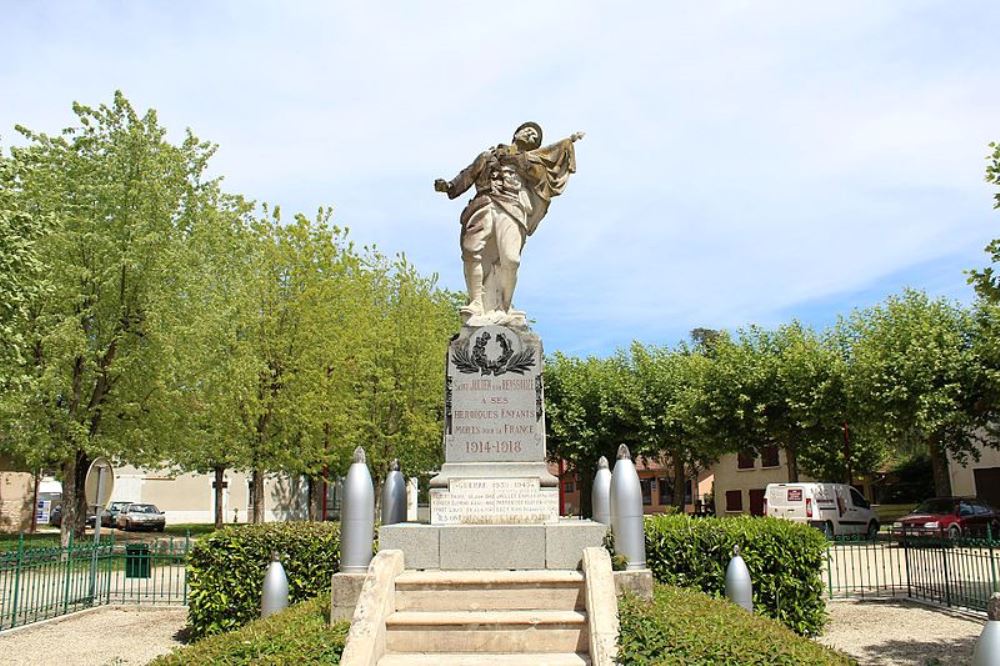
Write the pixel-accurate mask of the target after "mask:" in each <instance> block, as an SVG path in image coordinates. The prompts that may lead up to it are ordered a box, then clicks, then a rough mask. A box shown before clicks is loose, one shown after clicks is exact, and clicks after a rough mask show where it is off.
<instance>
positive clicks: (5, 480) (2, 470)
mask: <svg viewBox="0 0 1000 666" xmlns="http://www.w3.org/2000/svg"><path fill="white" fill-rule="evenodd" d="M34 503H35V475H34V474H32V473H31V472H27V471H25V470H24V469H22V468H21V467H20V466H19V465H17V464H16V463H15V462H14V461H13V460H12V459H10V458H8V457H6V456H0V532H24V531H27V530H29V529H31V512H32V507H33V505H34Z"/></svg>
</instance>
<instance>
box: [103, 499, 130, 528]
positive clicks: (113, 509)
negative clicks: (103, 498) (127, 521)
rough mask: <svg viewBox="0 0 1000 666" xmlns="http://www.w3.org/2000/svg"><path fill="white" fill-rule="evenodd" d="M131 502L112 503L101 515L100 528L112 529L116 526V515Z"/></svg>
mask: <svg viewBox="0 0 1000 666" xmlns="http://www.w3.org/2000/svg"><path fill="white" fill-rule="evenodd" d="M129 504H131V502H112V503H111V504H109V505H108V508H107V509H105V510H104V511H103V512H102V513H101V526H102V527H114V526H115V525H117V524H118V514H119V513H121V511H122V509H124V508H125V507H127V506H128V505H129Z"/></svg>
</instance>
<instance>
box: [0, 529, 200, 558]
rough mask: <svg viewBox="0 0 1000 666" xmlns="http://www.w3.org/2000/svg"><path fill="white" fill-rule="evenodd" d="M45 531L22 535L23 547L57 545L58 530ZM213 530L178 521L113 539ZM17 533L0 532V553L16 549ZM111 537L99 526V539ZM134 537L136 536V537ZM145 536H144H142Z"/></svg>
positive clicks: (119, 534)
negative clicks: (158, 528)
mask: <svg viewBox="0 0 1000 666" xmlns="http://www.w3.org/2000/svg"><path fill="white" fill-rule="evenodd" d="M44 529H45V530H46V531H39V532H36V533H34V534H27V533H26V534H25V535H24V546H25V548H51V547H54V546H58V545H59V532H58V531H57V530H55V529H54V528H53V529H52V530H51V531H50V530H49V528H44ZM214 531H215V525H213V524H212V523H207V524H202V523H180V524H177V525H167V527H166V529H164V530H163V534H160V533H159V532H123V531H122V530H115V531H114V532H115V540H116V541H126V540H128V541H131V540H133V539H135V540H140V539H141V540H144V541H145V540H149V539H150V538H152V539H156V538H163V537H168V538H169V537H173V538H174V539H177V538H181V539H183V538H184V537H185V536H187V535H189V534H190V536H191V538H192V539H197V538H198V537H201V536H204V535H206V534H211V533H212V532H214ZM18 536H19V535H17V534H0V553H2V552H4V551H8V550H17V543H18ZM110 537H111V529H110V528H108V527H102V528H101V541H102V542H103V541H104V539H106V538H110ZM136 537H138V538H137V539H136ZM143 537H145V538H143ZM86 539H87V540H88V542H89V541H93V540H94V530H92V529H88V530H87V532H86Z"/></svg>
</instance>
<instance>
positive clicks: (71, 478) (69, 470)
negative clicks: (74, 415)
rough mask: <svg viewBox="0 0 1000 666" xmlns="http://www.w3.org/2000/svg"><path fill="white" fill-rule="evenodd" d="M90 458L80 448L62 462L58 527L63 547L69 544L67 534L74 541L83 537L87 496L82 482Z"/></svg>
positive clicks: (85, 475)
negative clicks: (59, 523) (60, 512)
mask: <svg viewBox="0 0 1000 666" xmlns="http://www.w3.org/2000/svg"><path fill="white" fill-rule="evenodd" d="M88 467H90V458H88V457H87V454H86V453H85V452H83V451H81V450H79V449H78V450H77V451H76V453H75V454H74V455H73V457H72V458H71V459H69V460H67V461H65V462H64V464H63V492H62V513H63V516H62V525H61V526H60V528H59V530H60V531H59V541H60V543H61V544H62V546H63V547H64V548H65V547H66V546H68V545H69V535H70V534H72V535H73V539H74V541H79V540H80V539H82V538H83V531H84V529H85V528H86V523H87V496H86V493H85V492H84V488H83V482H84V480H85V479H86V477H87V468H88Z"/></svg>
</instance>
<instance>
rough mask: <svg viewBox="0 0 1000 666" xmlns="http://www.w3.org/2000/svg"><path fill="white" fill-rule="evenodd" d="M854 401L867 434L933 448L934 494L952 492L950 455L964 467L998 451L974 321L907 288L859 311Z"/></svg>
mask: <svg viewBox="0 0 1000 666" xmlns="http://www.w3.org/2000/svg"><path fill="white" fill-rule="evenodd" d="M849 325H850V326H851V328H852V329H853V334H854V336H855V342H854V345H853V356H854V361H853V364H854V368H853V371H852V372H851V374H850V381H851V382H852V384H853V386H852V387H851V391H852V393H853V394H854V395H857V396H863V397H864V401H863V402H861V401H859V404H860V405H861V407H862V408H863V410H864V412H865V417H864V418H865V421H866V423H867V424H868V429H869V430H870V431H871V432H873V433H877V434H879V435H881V437H882V438H884V439H885V440H886V441H888V442H890V443H892V444H893V445H894V446H895V447H897V448H898V449H901V450H910V451H914V450H917V449H923V450H926V451H927V453H928V454H929V456H930V459H931V465H932V468H933V472H934V486H935V491H936V492H937V493H938V494H940V495H948V494H950V492H951V484H950V481H949V477H948V460H947V456H948V455H951V456H952V457H954V458H955V459H956V460H958V461H959V462H964V461H965V460H967V459H968V457H970V456H972V457H977V456H978V447H979V446H983V445H987V446H997V444H996V443H995V442H991V441H990V440H988V439H987V438H985V437H984V434H985V431H984V430H983V429H982V426H984V425H986V424H988V423H990V422H991V421H994V420H995V418H994V417H995V415H994V414H993V413H992V412H993V408H992V407H991V405H990V403H989V402H988V401H986V400H984V398H985V397H986V395H987V394H986V389H987V384H986V381H985V379H986V375H985V372H984V366H983V361H982V358H981V356H980V355H979V354H977V352H976V345H975V336H976V330H975V328H974V322H973V317H972V315H971V314H970V313H969V312H968V311H966V310H964V309H963V308H961V307H959V306H958V305H956V304H953V303H950V302H948V301H946V300H944V299H937V300H931V299H930V298H928V297H927V295H926V294H923V293H921V292H917V291H912V290H907V291H905V292H903V294H902V295H900V296H893V297H890V298H889V299H887V300H886V302H885V303H884V304H881V305H878V306H875V307H873V308H870V309H868V310H864V311H859V312H855V313H854V314H853V315H852V316H851V318H850V321H849Z"/></svg>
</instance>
